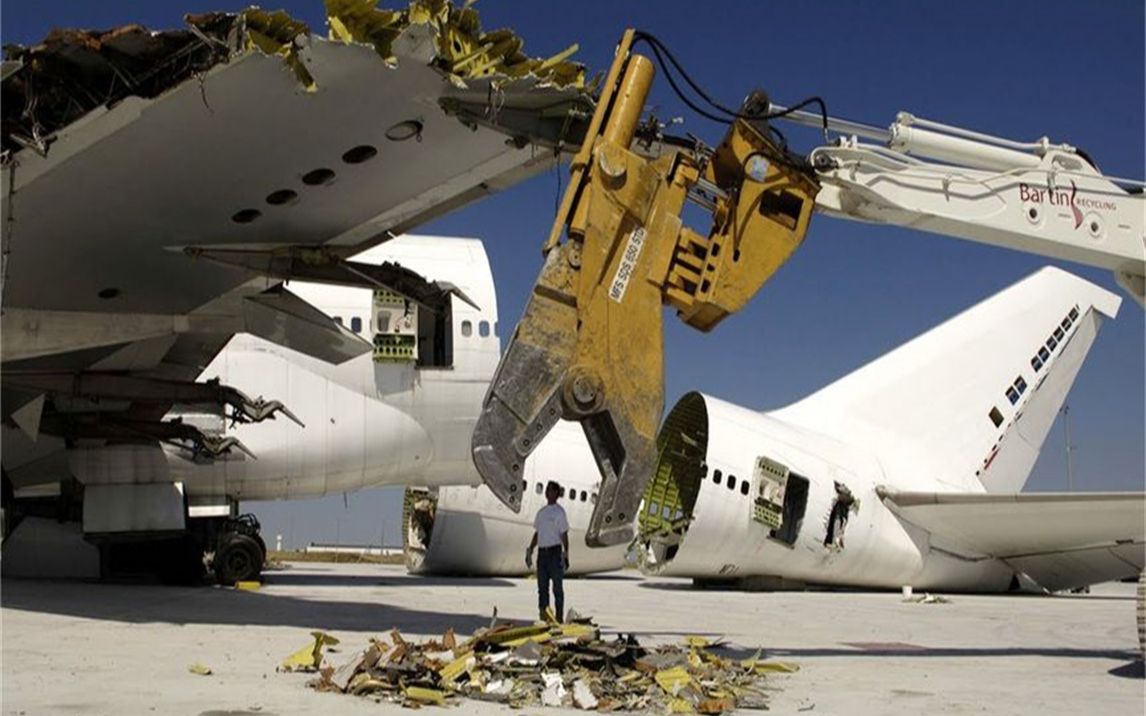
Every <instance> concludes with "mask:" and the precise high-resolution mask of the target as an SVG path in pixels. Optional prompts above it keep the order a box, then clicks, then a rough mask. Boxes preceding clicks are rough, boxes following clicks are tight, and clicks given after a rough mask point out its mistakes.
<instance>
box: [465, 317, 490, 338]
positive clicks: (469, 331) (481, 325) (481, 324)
mask: <svg viewBox="0 0 1146 716" xmlns="http://www.w3.org/2000/svg"><path fill="white" fill-rule="evenodd" d="M473 334H474V324H473V322H472V321H462V336H464V337H465V338H469V337H470V336H472V335H473ZM489 334H490V324H489V321H478V335H479V336H481V337H482V338H486V337H488V336H489ZM493 334H494V335H495V336H496V335H497V324H496V323H495V324H493Z"/></svg>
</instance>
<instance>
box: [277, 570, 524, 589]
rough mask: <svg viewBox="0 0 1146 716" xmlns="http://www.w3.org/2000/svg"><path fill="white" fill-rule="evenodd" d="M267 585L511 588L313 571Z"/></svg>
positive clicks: (485, 582)
mask: <svg viewBox="0 0 1146 716" xmlns="http://www.w3.org/2000/svg"><path fill="white" fill-rule="evenodd" d="M263 578H264V579H265V583H266V584H268V585H284V586H286V585H290V586H315V587H322V586H331V587H397V586H407V585H409V586H422V587H512V586H514V584H513V582H511V581H509V580H507V579H496V578H490V577H430V576H418V575H411V574H393V573H378V574H323V573H316V572H314V571H312V570H307V571H306V572H294V573H292V572H290V571H275V572H266V573H264V575H263Z"/></svg>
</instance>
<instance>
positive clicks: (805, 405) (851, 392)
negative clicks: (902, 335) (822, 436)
mask: <svg viewBox="0 0 1146 716" xmlns="http://www.w3.org/2000/svg"><path fill="white" fill-rule="evenodd" d="M1120 303H1121V299H1120V298H1119V297H1118V296H1116V295H1114V294H1113V293H1110V292H1109V291H1106V290H1104V289H1102V288H1099V287H1098V286H1095V285H1094V284H1091V283H1089V282H1087V281H1084V280H1082V279H1080V278H1078V277H1076V276H1073V275H1071V274H1069V273H1066V272H1065V271H1062V270H1060V269H1056V268H1049V267H1048V268H1044V269H1042V270H1040V271H1038V272H1037V273H1035V274H1033V275H1031V276H1029V277H1027V278H1026V279H1024V280H1022V281H1020V282H1018V283H1016V284H1014V285H1012V286H1010V287H1009V288H1007V289H1005V290H1003V291H1001V292H999V293H998V294H996V295H994V296H992V297H991V298H988V299H987V300H985V301H983V302H981V303H979V304H977V305H975V306H973V307H972V308H970V309H968V310H966V311H964V312H963V313H961V314H959V315H958V316H955V317H954V318H952V319H950V320H948V321H946V322H945V323H943V324H941V325H939V326H937V327H935V328H933V329H932V330H930V331H928V332H927V333H924V334H923V335H921V336H919V337H918V338H915V339H913V340H911V341H909V342H908V343H905V344H904V345H902V346H900V347H899V348H897V349H895V350H893V351H891V352H890V353H887V354H886V355H884V356H882V357H880V358H877V359H876V360H874V361H872V362H871V363H868V364H867V365H865V366H863V367H862V368H860V369H859V370H856V371H855V372H853V373H851V374H849V375H847V376H845V377H844V378H842V379H840V380H838V381H836V382H835V383H832V384H831V385H829V386H827V387H826V388H824V389H822V390H820V391H818V392H816V393H814V394H812V395H811V396H809V397H807V398H805V399H804V400H801V401H800V402H798V403H795V404H793V405H791V406H789V407H787V408H785V409H783V410H782V411H778V412H777V413H775V415H776V417H779V418H781V419H784V420H787V421H790V422H793V423H797V424H801V425H804V426H806V427H808V428H810V429H813V430H816V431H818V432H821V433H826V434H828V435H830V436H833V437H835V438H837V439H839V440H841V441H844V442H848V443H851V444H857V445H863V446H865V447H868V448H870V449H871V450H872V451H873V452H878V453H879V454H880V455H881V459H884V460H885V462H895V463H898V465H897V467H900V468H903V469H900V470H895V472H896V473H898V474H915V475H919V476H920V477H930V478H934V479H936V480H938V481H939V482H941V483H943V484H946V485H948V486H949V487H951V488H952V489H961V490H968V489H982V488H980V487H979V485H978V484H977V483H978V482H981V484H982V486H983V487H985V488H986V489H987V491H989V492H1014V491H1018V490H1019V489H1020V488H1021V487H1022V485H1023V483H1024V482H1026V479H1027V476H1028V475H1029V474H1030V471H1031V468H1032V467H1033V466H1034V463H1035V460H1036V459H1037V458H1038V454H1039V449H1040V448H1041V447H1042V443H1043V440H1044V439H1045V438H1046V436H1047V433H1048V432H1049V430H1050V427H1051V425H1052V423H1053V422H1054V418H1055V414H1056V413H1057V412H1058V410H1059V408H1060V407H1061V406H1062V404H1063V401H1064V400H1065V399H1066V395H1067V392H1068V391H1069V390H1070V386H1071V385H1072V384H1073V383H1074V379H1075V376H1076V375H1077V374H1078V370H1079V368H1080V367H1081V366H1082V362H1083V360H1084V359H1085V358H1086V355H1087V353H1088V352H1089V350H1090V347H1091V345H1093V343H1094V339H1095V338H1096V336H1097V334H1098V329H1099V327H1100V326H1101V323H1102V317H1103V316H1107V317H1111V318H1113V317H1114V316H1115V315H1116V314H1117V312H1118V307H1119V305H1120ZM884 456H886V458H885V457H884Z"/></svg>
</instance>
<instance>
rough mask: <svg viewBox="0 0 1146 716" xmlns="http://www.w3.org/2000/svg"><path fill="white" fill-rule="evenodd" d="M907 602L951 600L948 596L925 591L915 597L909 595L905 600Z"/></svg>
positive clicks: (944, 602)
mask: <svg viewBox="0 0 1146 716" xmlns="http://www.w3.org/2000/svg"><path fill="white" fill-rule="evenodd" d="M903 601H904V602H905V603H910V604H950V603H951V600H950V599H948V598H947V597H941V596H939V595H938V594H932V593H930V592H924V593H923V594H921V595H919V596H915V597H907V598H905V599H904V600H903Z"/></svg>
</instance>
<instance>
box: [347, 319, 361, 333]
mask: <svg viewBox="0 0 1146 716" xmlns="http://www.w3.org/2000/svg"><path fill="white" fill-rule="evenodd" d="M350 330H352V331H354V332H355V333H361V332H362V319H361V318H359V317H358V316H355V317H354V318H351V319H350Z"/></svg>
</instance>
